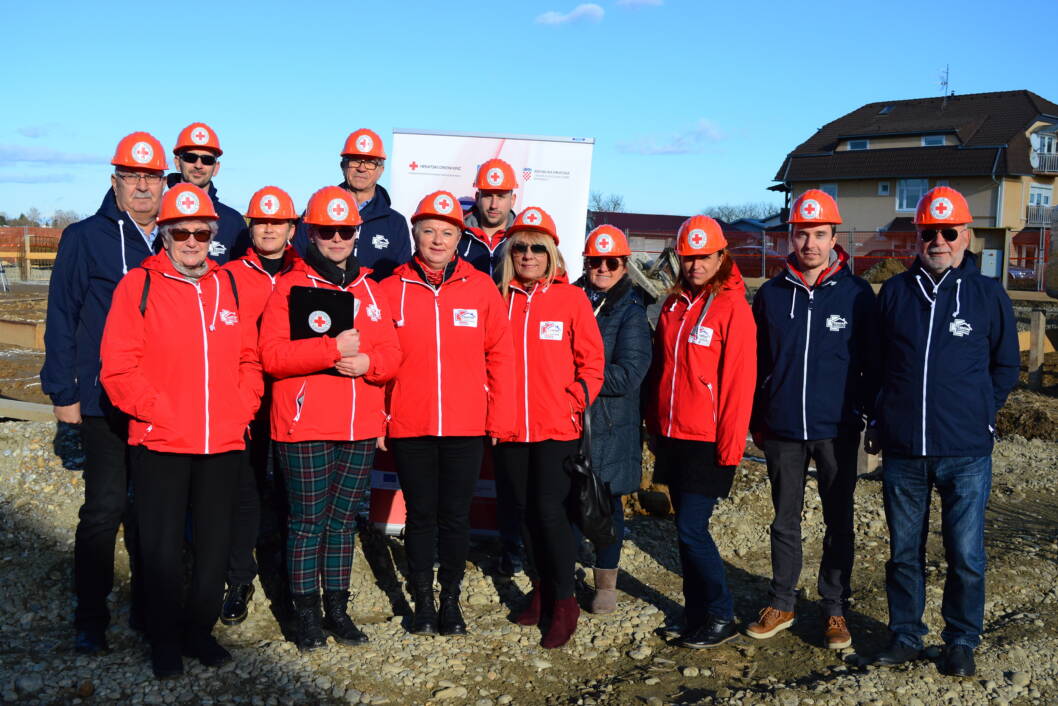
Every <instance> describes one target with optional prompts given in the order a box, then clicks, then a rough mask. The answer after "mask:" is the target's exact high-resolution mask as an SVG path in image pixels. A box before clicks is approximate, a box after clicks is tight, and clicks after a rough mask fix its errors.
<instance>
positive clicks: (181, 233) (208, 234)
mask: <svg viewBox="0 0 1058 706" xmlns="http://www.w3.org/2000/svg"><path fill="white" fill-rule="evenodd" d="M192 236H194V238H195V240H197V241H198V242H200V243H208V242H209V239H210V238H212V237H213V231H211V230H210V229H209V228H205V229H203V230H188V229H187V228H173V229H172V230H171V231H169V237H170V238H172V239H173V242H175V243H182V242H184V241H185V240H187V239H188V238H190V237H192Z"/></svg>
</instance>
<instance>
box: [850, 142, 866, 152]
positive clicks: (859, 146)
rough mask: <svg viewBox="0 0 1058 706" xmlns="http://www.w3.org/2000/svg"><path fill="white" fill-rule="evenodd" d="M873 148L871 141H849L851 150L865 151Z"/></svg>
mask: <svg viewBox="0 0 1058 706" xmlns="http://www.w3.org/2000/svg"><path fill="white" fill-rule="evenodd" d="M870 146H871V141H870V140H849V149H850V150H865V149H867V148H868V147H870Z"/></svg>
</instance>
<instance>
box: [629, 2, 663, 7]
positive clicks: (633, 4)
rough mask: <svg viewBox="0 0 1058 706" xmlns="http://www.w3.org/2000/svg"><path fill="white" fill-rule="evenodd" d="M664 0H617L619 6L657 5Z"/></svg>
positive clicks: (661, 3)
mask: <svg viewBox="0 0 1058 706" xmlns="http://www.w3.org/2000/svg"><path fill="white" fill-rule="evenodd" d="M664 2H665V0H617V5H618V6H619V7H657V6H658V5H663V4H664Z"/></svg>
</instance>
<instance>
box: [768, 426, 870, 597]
mask: <svg viewBox="0 0 1058 706" xmlns="http://www.w3.org/2000/svg"><path fill="white" fill-rule="evenodd" d="M859 444H860V435H859V434H858V433H856V434H848V435H844V436H840V437H838V438H836V439H822V440H820V441H792V440H786V439H769V440H767V441H765V442H764V455H765V457H766V458H767V461H768V478H769V479H770V480H771V500H772V505H773V506H774V507H775V521H774V522H772V524H771V568H772V581H771V586H770V588H769V590H768V597H769V600H770V602H771V603H770V604H771V605H772V606H774V607H775V608H778V609H779V610H785V611H792V610H793V609H794V606H795V604H796V602H797V582H798V579H799V578H800V576H801V562H802V555H801V511H802V509H803V508H804V498H805V481H806V479H807V474H808V462H809V460H812V459H814V460H815V462H816V472H817V476H818V484H819V498H820V500H821V501H822V504H823V522H824V523H825V524H826V532H825V534H824V535H823V557H822V559H821V561H820V562H819V581H818V588H819V595H820V597H821V598H822V601H821V604H822V607H823V611H824V612H825V613H826V614H827V615H828V616H829V615H843V614H844V609H845V604H846V602H847V601H848V598H849V596H850V595H852V589H851V586H850V581H851V578H852V564H853V556H854V551H855V549H854V542H855V533H854V531H853V526H852V521H853V493H854V492H855V490H856V460H857V452H858V449H859Z"/></svg>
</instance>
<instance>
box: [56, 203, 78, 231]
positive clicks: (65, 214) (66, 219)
mask: <svg viewBox="0 0 1058 706" xmlns="http://www.w3.org/2000/svg"><path fill="white" fill-rule="evenodd" d="M79 220H81V214H79V213H77V211H64V210H63V209H61V208H59V209H56V210H55V213H53V214H52V216H51V219H50V225H51V227H52V228H65V227H66V226H68V225H70V224H71V223H76V222H77V221H79Z"/></svg>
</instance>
